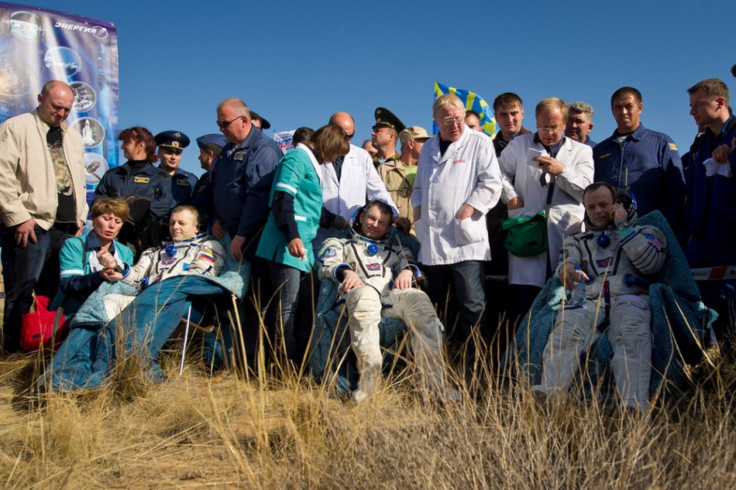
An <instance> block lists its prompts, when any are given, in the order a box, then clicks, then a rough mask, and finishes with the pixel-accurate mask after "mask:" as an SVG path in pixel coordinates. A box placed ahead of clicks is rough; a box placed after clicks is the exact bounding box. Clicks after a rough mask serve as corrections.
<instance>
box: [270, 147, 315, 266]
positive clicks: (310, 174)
mask: <svg viewBox="0 0 736 490" xmlns="http://www.w3.org/2000/svg"><path fill="white" fill-rule="evenodd" d="M321 179H322V169H321V168H320V166H319V164H318V163H317V159H316V158H315V157H314V155H313V154H312V151H311V150H310V149H309V148H307V147H306V146H304V145H298V146H297V148H296V149H295V150H292V151H290V152H289V153H287V154H286V155H284V156H283V157H281V160H280V161H279V165H278V167H277V168H276V175H275V176H274V181H273V185H272V187H271V196H270V199H269V204H273V199H274V194H275V193H276V191H279V192H285V193H286V194H288V195H290V196H292V197H293V199H294V221H295V222H296V227H297V230H298V233H299V238H301V240H302V242H303V243H304V248H306V250H307V258H306V260H303V259H301V258H299V257H294V256H292V255H291V254H290V253H289V247H288V244H289V240H288V239H287V237H286V235H285V234H284V233H283V232H282V231H281V230H280V229H279V228H278V226H277V225H276V218H275V216H274V213H273V211H271V212H269V214H268V221H267V222H266V227H265V229H264V230H263V235H262V236H261V239H260V241H259V243H258V249H257V250H256V255H257V256H258V257H261V258H264V259H266V260H270V261H273V262H277V263H279V264H284V265H288V266H290V267H293V268H295V269H299V270H301V271H304V272H309V270H310V267H312V266H314V263H315V260H314V252H313V250H312V246H311V243H312V240H314V237H315V236H316V235H317V229H318V228H319V218H320V214H321V212H322V185H321Z"/></svg>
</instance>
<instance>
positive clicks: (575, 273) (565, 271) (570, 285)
mask: <svg viewBox="0 0 736 490" xmlns="http://www.w3.org/2000/svg"><path fill="white" fill-rule="evenodd" d="M557 277H558V278H559V279H560V281H561V282H562V284H563V285H564V286H565V289H567V290H568V291H572V290H573V289H574V288H575V281H580V280H585V281H589V280H590V278H589V277H588V274H586V273H585V272H583V271H581V270H576V269H575V265H573V264H570V263H567V264H565V266H564V267H563V268H562V269H560V273H559V274H558V275H557Z"/></svg>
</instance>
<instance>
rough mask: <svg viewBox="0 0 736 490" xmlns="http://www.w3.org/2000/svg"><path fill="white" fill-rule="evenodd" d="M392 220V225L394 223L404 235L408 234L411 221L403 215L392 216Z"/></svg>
mask: <svg viewBox="0 0 736 490" xmlns="http://www.w3.org/2000/svg"><path fill="white" fill-rule="evenodd" d="M393 221H394V225H396V228H398V229H399V231H400V232H401V233H403V234H404V235H408V234H409V230H411V221H409V219H408V218H404V217H403V216H394V218H393Z"/></svg>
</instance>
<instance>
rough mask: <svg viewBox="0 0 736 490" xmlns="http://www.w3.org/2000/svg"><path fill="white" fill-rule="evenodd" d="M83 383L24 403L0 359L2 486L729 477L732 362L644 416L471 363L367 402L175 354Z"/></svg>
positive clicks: (19, 383)
mask: <svg viewBox="0 0 736 490" xmlns="http://www.w3.org/2000/svg"><path fill="white" fill-rule="evenodd" d="M167 361H168V362H166V363H165V364H164V366H165V368H166V370H167V372H168V374H169V375H170V376H169V378H168V380H167V381H166V382H164V383H162V384H158V385H149V384H146V383H145V382H144V381H142V378H141V376H140V374H139V373H138V372H136V369H135V367H133V368H130V367H129V368H126V369H124V370H121V371H125V372H118V373H116V376H115V379H114V380H113V382H112V383H111V384H110V386H108V387H107V388H105V389H103V390H100V391H98V392H94V393H77V394H70V395H59V394H51V395H47V396H44V397H43V398H40V399H38V398H36V399H34V398H31V397H29V396H28V395H26V394H25V393H27V392H25V391H24V389H25V388H26V387H27V386H28V385H29V383H30V382H31V381H32V379H33V377H34V376H35V375H36V374H34V372H37V371H38V365H39V361H38V360H37V359H35V358H32V357H13V358H10V359H7V360H4V361H0V486H1V487H3V488H159V487H185V488H188V487H216V488H233V487H240V488H397V489H398V488H401V489H411V488H544V489H557V488H559V489H568V488H678V489H687V488H724V489H725V488H736V471H735V469H734V465H735V464H736V423H735V419H734V395H733V391H734V388H735V387H736V384H735V383H736V367H735V366H734V365H732V364H725V363H721V364H720V365H718V366H716V367H715V368H712V367H711V368H708V369H703V368H701V369H700V370H699V371H697V372H695V373H694V374H693V375H692V380H693V382H692V385H691V386H690V388H689V391H690V392H689V396H688V398H687V400H686V401H683V402H682V403H680V404H679V405H677V406H673V407H664V408H663V407H661V406H660V407H658V408H657V409H656V410H655V411H654V412H653V414H652V421H651V423H646V422H645V421H643V420H641V419H640V418H638V417H635V416H632V415H630V414H625V413H621V412H620V411H618V410H616V409H614V408H611V407H604V406H600V405H597V404H591V405H586V404H583V403H580V402H561V403H559V404H557V405H551V406H549V405H547V406H539V405H538V404H537V403H535V401H534V399H533V397H532V396H531V395H530V393H529V391H528V390H527V389H525V388H524V387H523V386H518V385H516V384H514V383H508V382H505V383H500V382H498V381H496V379H497V378H496V377H495V376H490V375H489V370H488V369H487V367H486V365H485V363H484V362H483V360H479V362H478V363H477V369H476V370H475V376H471V377H470V378H469V379H468V380H467V381H462V382H459V385H460V387H461V388H462V389H463V391H464V393H465V396H464V400H463V401H462V402H459V403H455V404H450V405H444V406H443V405H438V404H436V403H433V402H431V401H428V398H427V397H426V396H422V395H423V394H422V393H417V391H416V390H415V388H414V386H415V383H414V380H413V373H412V369H411V367H410V368H408V369H406V370H404V371H403V372H401V373H397V374H396V375H394V376H392V377H391V379H390V380H388V381H387V383H386V385H385V387H384V388H383V389H382V390H381V392H380V393H379V394H378V395H376V396H374V397H373V398H371V399H369V401H367V402H366V403H364V404H361V405H357V406H356V405H354V404H352V403H350V402H346V401H344V400H340V399H337V398H334V397H332V396H330V395H329V394H328V393H327V392H325V391H324V390H323V389H322V388H321V387H320V386H316V385H314V384H313V383H311V382H309V381H308V380H307V379H305V378H304V377H299V376H298V375H296V374H290V373H280V374H279V373H277V375H275V376H273V375H272V376H268V377H260V378H249V379H242V378H238V377H237V375H235V374H233V373H231V372H223V373H220V374H216V375H214V376H209V375H207V374H205V373H203V372H202V370H201V368H199V367H198V366H196V365H195V364H190V365H188V366H187V368H186V369H185V372H184V374H183V375H182V376H178V374H177V372H176V371H177V366H176V364H177V360H176V359H174V358H171V359H168V360H167Z"/></svg>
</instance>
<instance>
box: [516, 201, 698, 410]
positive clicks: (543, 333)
mask: <svg viewBox="0 0 736 490" xmlns="http://www.w3.org/2000/svg"><path fill="white" fill-rule="evenodd" d="M637 224H640V225H645V224H646V225H652V226H656V227H657V228H659V229H660V230H661V231H662V232H663V233H664V235H665V238H666V239H667V259H666V262H665V266H664V267H663V268H662V270H661V271H660V272H659V273H658V274H656V276H655V278H654V280H653V281H652V282H651V285H650V288H649V303H650V310H651V312H652V376H651V380H650V385H649V395H650V397H655V396H656V395H657V394H658V393H660V392H661V395H662V398H663V399H664V400H676V399H679V398H680V397H681V395H682V388H683V384H684V381H685V374H684V367H685V364H694V363H697V362H698V361H699V360H700V359H701V358H702V356H703V354H704V349H705V348H706V347H707V346H708V341H709V339H710V338H711V335H710V334H711V332H710V325H711V323H712V321H713V315H712V312H711V310H709V309H708V308H707V307H706V306H705V305H704V304H703V303H702V302H701V301H700V292H699V291H698V287H697V285H696V284H695V281H694V280H693V278H692V276H691V274H690V267H689V265H688V263H687V260H686V259H685V254H684V253H683V252H682V249H681V248H680V247H679V245H678V243H677V239H676V238H675V234H674V233H673V232H672V229H671V228H670V226H669V224H668V223H667V220H666V219H665V218H664V216H663V215H662V214H661V213H660V212H659V211H653V212H651V213H648V214H646V215H644V216H642V217H641V218H639V220H638V222H637ZM564 292H565V291H564V288H563V287H562V284H561V283H560V281H559V279H558V278H557V277H553V278H551V279H550V280H549V281H547V283H546V284H545V286H544V288H543V289H542V291H541V292H540V293H539V295H538V296H537V298H536V299H535V300H534V303H533V304H532V306H531V309H530V310H529V312H528V313H527V314H526V315H525V316H524V318H523V319H522V321H521V323H520V325H519V328H518V329H517V331H516V335H515V338H514V340H513V341H512V343H511V345H510V346H509V348H508V350H507V351H506V354H505V356H504V359H503V362H502V364H503V365H504V366H505V368H506V369H509V370H513V369H515V368H518V372H517V374H518V378H519V380H520V381H522V382H528V383H529V386H533V385H536V384H539V383H540V382H541V378H542V354H543V352H544V348H545V346H546V344H547V339H548V338H549V334H550V332H551V330H552V327H553V325H554V321H555V318H556V316H557V313H558V311H559V309H560V304H561V301H562V296H563V295H564ZM583 355H584V356H587V360H585V359H584V360H585V361H586V362H581V366H584V367H583V369H584V370H585V371H584V372H580V373H579V377H578V379H577V382H576V383H573V385H572V386H573V387H576V386H577V387H581V386H582V387H583V389H582V391H581V392H580V393H579V394H580V396H581V398H585V399H590V397H591V396H593V395H592V394H593V393H596V392H597V391H596V390H597V389H600V391H599V393H600V397H601V398H602V399H603V400H608V399H610V397H612V396H613V394H614V393H615V388H614V386H613V376H612V374H611V370H610V366H609V362H610V360H611V357H612V356H613V350H612V348H611V343H610V341H609V339H608V334H607V333H606V332H604V333H603V334H602V335H601V336H600V337H599V338H598V339H597V340H596V341H595V342H594V343H593V344H592V346H591V347H590V349H589V350H588V352H587V353H586V354H583ZM581 381H582V382H581ZM571 389H572V388H571Z"/></svg>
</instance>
